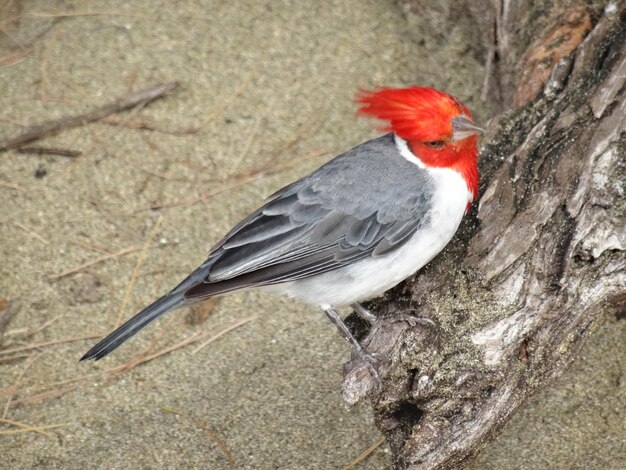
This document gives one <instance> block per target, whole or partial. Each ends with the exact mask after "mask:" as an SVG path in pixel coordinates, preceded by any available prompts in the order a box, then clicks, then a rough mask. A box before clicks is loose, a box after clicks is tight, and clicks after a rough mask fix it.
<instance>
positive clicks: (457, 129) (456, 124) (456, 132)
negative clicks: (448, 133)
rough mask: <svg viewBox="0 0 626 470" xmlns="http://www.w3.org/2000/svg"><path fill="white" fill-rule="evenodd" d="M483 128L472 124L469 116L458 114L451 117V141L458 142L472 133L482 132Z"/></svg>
mask: <svg viewBox="0 0 626 470" xmlns="http://www.w3.org/2000/svg"><path fill="white" fill-rule="evenodd" d="M484 132H485V130H484V129H483V128H482V127H478V126H477V125H476V124H474V123H473V122H472V121H471V120H470V118H468V117H467V116H464V115H462V114H461V115H459V116H456V117H453V118H452V141H453V142H458V141H460V140H463V139H467V138H468V137H469V136H472V135H474V134H482V133H484Z"/></svg>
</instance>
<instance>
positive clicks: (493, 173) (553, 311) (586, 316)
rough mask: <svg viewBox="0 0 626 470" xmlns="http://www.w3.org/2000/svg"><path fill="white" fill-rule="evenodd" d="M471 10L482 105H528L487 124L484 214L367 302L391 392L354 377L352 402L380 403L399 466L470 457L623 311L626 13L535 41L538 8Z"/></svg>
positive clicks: (581, 8)
mask: <svg viewBox="0 0 626 470" xmlns="http://www.w3.org/2000/svg"><path fill="white" fill-rule="evenodd" d="M416 3H417V2H416ZM469 3H471V4H472V5H473V6H471V7H469V6H468V8H469V9H470V10H471V11H472V12H473V13H474V15H475V16H476V18H480V20H477V21H482V22H483V23H484V26H485V27H484V28H483V27H481V28H480V29H481V30H482V31H483V32H485V31H486V33H485V34H484V38H483V39H484V41H486V42H484V43H482V46H481V45H480V44H479V45H478V46H477V47H479V48H480V47H482V49H481V50H482V52H483V53H485V55H486V57H487V62H489V61H491V63H490V64H488V72H489V74H490V77H489V79H488V80H487V81H486V83H487V84H488V87H489V91H488V92H487V93H485V97H486V99H489V100H492V102H493V103H494V105H495V106H498V107H500V108H501V109H507V108H509V107H510V106H511V105H512V104H515V105H518V106H521V107H518V108H516V109H514V110H510V111H508V112H506V113H505V114H503V115H501V116H500V117H499V118H497V119H494V120H492V122H491V123H490V125H489V127H488V132H487V135H486V136H485V138H484V139H483V148H482V150H481V157H480V162H481V175H482V181H483V183H482V187H481V198H480V204H479V205H478V209H477V211H476V209H474V212H473V213H472V214H470V216H469V217H467V219H468V220H467V221H466V222H465V224H464V225H463V226H462V228H461V230H460V231H459V234H458V235H457V237H456V238H455V239H454V240H453V242H451V244H450V246H449V248H448V249H447V250H446V251H445V252H444V253H443V254H442V255H440V256H439V257H438V258H437V259H436V260H435V261H434V262H432V263H431V264H430V265H429V266H428V267H427V268H426V269H425V270H423V271H422V272H420V273H419V274H418V275H417V277H416V278H415V279H413V280H409V281H407V282H406V283H404V284H402V285H400V286H398V287H397V288H396V289H394V290H393V291H391V292H389V293H388V294H387V295H386V296H385V297H384V298H382V299H379V300H377V301H375V302H373V303H372V305H371V307H372V309H373V310H375V311H376V310H378V311H379V312H381V313H382V315H381V317H380V318H379V320H377V321H376V322H375V324H374V325H373V326H372V328H371V329H370V330H369V332H368V333H367V335H366V337H365V338H364V339H363V340H362V341H363V343H364V345H365V346H366V347H367V348H368V349H369V350H370V351H371V352H374V353H379V354H381V357H385V358H386V359H385V360H384V362H383V363H382V364H381V368H380V387H379V388H376V386H375V380H373V378H372V377H371V375H370V370H369V369H368V368H367V367H365V366H364V365H363V364H361V363H359V362H358V361H357V360H356V359H355V360H353V361H352V362H351V363H349V364H347V365H346V367H345V379H344V384H343V396H344V399H345V401H346V402H347V403H348V404H354V403H356V402H357V401H359V400H360V399H362V398H364V397H366V396H367V397H368V398H369V399H370V400H371V403H372V406H373V408H374V413H375V417H376V422H377V425H378V427H379V429H380V430H381V431H382V432H383V433H384V434H385V436H386V437H387V440H388V442H389V444H390V446H391V449H392V452H393V462H394V466H395V468H411V469H432V468H454V467H456V466H459V465H460V464H461V463H462V462H465V461H467V459H469V458H471V457H472V456H474V455H475V454H476V453H477V452H478V451H479V450H480V449H481V448H482V447H483V446H484V445H485V444H486V443H487V442H488V441H489V440H490V439H491V438H493V437H495V435H496V433H497V432H498V430H499V429H500V428H501V427H502V426H503V424H504V423H505V422H506V421H507V420H508V419H509V418H510V417H511V415H512V414H513V412H515V410H517V408H519V406H520V405H521V404H522V403H523V402H524V401H525V399H526V398H527V397H529V396H530V395H531V394H533V393H535V392H537V391H538V390H541V389H542V388H545V387H546V386H547V385H548V384H549V383H550V382H551V381H552V380H554V379H555V378H556V377H558V376H560V375H561V374H562V373H563V372H564V371H565V370H566V369H567V367H568V366H569V365H570V364H571V363H572V361H573V360H574V358H575V357H576V355H577V353H578V352H579V351H580V349H581V347H582V345H583V344H584V342H585V340H586V339H587V337H589V335H591V334H592V333H593V331H594V330H595V329H597V327H598V326H599V325H600V324H601V322H602V321H603V319H604V318H606V314H607V312H610V311H614V309H615V307H617V306H619V305H620V304H623V303H624V302H625V301H626V257H625V256H624V250H626V198H625V197H624V195H625V192H626V160H625V159H624V155H625V154H626V89H625V87H624V84H625V82H626V0H622V1H616V2H611V3H610V4H608V5H607V6H606V8H605V9H604V10H603V11H601V10H597V9H596V10H594V9H593V5H591V4H590V5H588V6H585V5H580V4H579V5H577V6H576V5H575V6H570V7H568V9H561V11H560V13H561V14H560V15H559V16H558V18H557V19H555V20H554V21H550V20H546V19H544V23H545V25H544V27H542V28H540V29H539V28H535V29H532V28H530V26H529V29H526V28H524V27H522V28H517V29H514V28H512V27H511V25H514V24H521V25H522V26H524V25H527V24H530V23H529V21H530V20H529V18H533V17H535V18H536V17H537V8H538V7H537V6H536V5H532V8H535V10H534V11H533V9H532V8H531V7H530V6H527V7H524V6H523V5H520V4H523V3H524V2H518V4H516V6H515V8H513V7H512V5H511V3H510V2H509V1H507V0H505V1H503V2H498V3H499V6H498V8H494V9H493V10H492V9H491V5H490V3H488V2H469ZM469 3H468V5H469ZM536 3H537V4H539V3H541V2H536ZM555 3H558V2H555ZM571 3H572V2H569V3H568V4H569V5H571ZM529 5H530V3H529ZM594 5H595V4H594ZM418 6H419V5H418ZM481 8H483V10H482V11H481V10H480V9H481ZM485 8H487V9H486V10H485ZM555 18H556V17H555ZM479 24H480V23H479ZM494 25H495V26H494ZM515 31H517V32H515ZM492 40H494V42H493V43H491V44H489V41H492ZM515 77H518V80H517V83H514V82H515ZM494 90H495V91H494ZM504 97H507V98H504Z"/></svg>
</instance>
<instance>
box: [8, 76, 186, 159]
mask: <svg viewBox="0 0 626 470" xmlns="http://www.w3.org/2000/svg"><path fill="white" fill-rule="evenodd" d="M177 87H178V82H168V83H161V84H159V85H155V86H152V87H150V88H146V89H144V90H140V91H137V92H135V93H131V94H129V95H127V96H125V97H123V98H120V99H118V100H116V101H114V102H113V103H110V104H107V105H104V106H101V107H99V108H96V109H94V110H92V111H89V112H87V113H83V114H79V115H76V116H70V117H65V118H61V119H57V120H53V121H47V122H44V123H42V124H39V125H37V126H33V127H31V128H29V129H28V130H27V131H26V132H24V133H22V134H20V135H18V136H16V137H12V138H9V139H4V140H2V141H0V152H2V151H5V150H8V149H12V148H17V147H20V146H22V145H24V144H26V143H28V142H32V141H34V140H38V139H41V138H43V137H46V136H49V135H52V134H55V133H57V132H59V131H61V130H64V129H72V128H74V127H79V126H82V125H84V124H86V123H89V122H93V121H97V120H99V119H102V118H104V117H106V116H109V115H111V114H114V113H119V112H120V111H124V110H126V109H129V108H134V107H135V106H142V105H145V104H147V103H148V102H150V101H153V100H154V99H156V98H159V97H161V96H164V95H166V94H167V93H170V92H171V91H173V90H175V89H176V88H177Z"/></svg>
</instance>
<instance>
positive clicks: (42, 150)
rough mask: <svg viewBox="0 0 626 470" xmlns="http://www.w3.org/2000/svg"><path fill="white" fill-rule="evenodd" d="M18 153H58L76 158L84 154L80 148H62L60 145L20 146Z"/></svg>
mask: <svg viewBox="0 0 626 470" xmlns="http://www.w3.org/2000/svg"><path fill="white" fill-rule="evenodd" d="M17 153H23V154H32V155H58V156H60V157H70V158H76V157H80V156H81V155H82V152H81V151H80V150H72V149H62V148H59V147H20V148H18V149H17Z"/></svg>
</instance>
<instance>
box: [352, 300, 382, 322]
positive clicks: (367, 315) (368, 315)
mask: <svg viewBox="0 0 626 470" xmlns="http://www.w3.org/2000/svg"><path fill="white" fill-rule="evenodd" d="M350 307H352V310H354V311H355V312H356V314H357V315H358V316H359V317H361V318H362V319H363V320H365V321H366V322H367V323H369V324H370V325H372V324H373V323H374V322H375V321H376V318H378V317H377V316H376V315H374V314H373V313H372V312H371V311H370V310H369V309H367V308H365V307H363V305H361V304H360V303H358V302H354V303H353V304H350Z"/></svg>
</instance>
